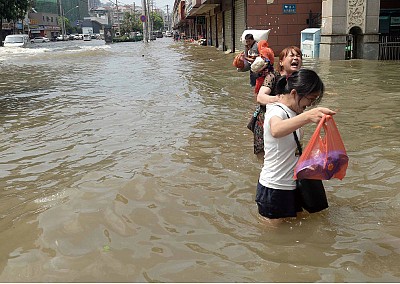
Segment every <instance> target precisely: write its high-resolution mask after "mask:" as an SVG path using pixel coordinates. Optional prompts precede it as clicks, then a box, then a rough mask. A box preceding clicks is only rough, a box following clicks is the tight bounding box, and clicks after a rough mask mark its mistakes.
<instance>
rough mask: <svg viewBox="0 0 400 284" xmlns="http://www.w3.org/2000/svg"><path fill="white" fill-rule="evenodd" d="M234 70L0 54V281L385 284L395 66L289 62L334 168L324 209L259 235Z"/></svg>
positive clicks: (77, 48) (212, 53)
mask: <svg viewBox="0 0 400 284" xmlns="http://www.w3.org/2000/svg"><path fill="white" fill-rule="evenodd" d="M233 57H234V54H224V53H223V52H220V51H217V50H216V49H215V48H214V47H204V46H198V45H194V44H188V43H174V42H173V40H172V39H171V38H162V39H157V40H156V41H153V42H150V43H148V44H144V43H142V42H132V43H120V44H112V45H106V44H104V42H103V41H90V42H83V41H71V42H56V43H52V42H51V43H46V44H34V45H32V47H31V48H26V49H22V50H9V49H5V48H1V47H0V78H1V79H0V113H1V115H0V129H1V134H0V189H1V191H0V204H1V206H0V241H1V243H0V257H1V258H0V282H400V272H399V269H398V264H399V261H400V230H399V227H400V218H399V211H400V139H399V138H400V134H399V131H400V114H399V113H398V107H399V106H400V81H399V80H398V77H399V71H400V69H399V65H398V62H391V61H387V62H382V61H365V60H352V61H318V60H313V59H306V60H305V61H304V64H303V65H304V67H307V68H313V69H314V70H316V71H317V72H318V73H319V74H320V76H321V78H322V79H323V81H324V83H325V85H326V95H325V96H324V99H323V101H322V103H321V105H323V106H327V107H330V108H332V109H335V110H338V114H337V115H336V116H335V121H336V123H337V125H338V128H339V131H340V133H341V135H342V138H343V140H344V143H345V146H346V149H347V152H348V155H349V158H350V161H349V167H348V170H347V175H346V177H345V178H344V179H343V180H342V181H339V180H330V181H324V185H325V188H326V190H327V196H328V201H329V204H330V207H329V209H327V210H325V211H323V212H321V213H318V214H312V215H305V217H304V218H303V219H299V220H292V221H288V222H286V223H284V224H282V225H281V226H279V227H278V228H271V227H270V226H266V224H265V222H263V220H261V219H260V218H259V217H258V213H257V206H256V204H255V202H254V198H255V190H256V184H257V179H258V176H259V173H260V170H261V167H262V164H261V162H260V161H259V160H258V159H257V158H256V156H255V155H254V154H253V138H252V133H251V132H250V131H249V130H248V129H247V128H246V125H247V122H248V119H249V118H250V115H251V113H252V112H253V111H254V106H255V104H254V103H253V101H252V100H253V95H252V90H251V89H250V86H249V84H248V73H238V72H236V70H235V69H234V68H233V67H232V60H233ZM304 129H305V131H306V138H308V137H310V136H311V134H312V132H313V131H314V129H315V125H309V126H307V127H305V128H304Z"/></svg>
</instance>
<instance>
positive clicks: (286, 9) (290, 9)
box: [282, 4, 296, 14]
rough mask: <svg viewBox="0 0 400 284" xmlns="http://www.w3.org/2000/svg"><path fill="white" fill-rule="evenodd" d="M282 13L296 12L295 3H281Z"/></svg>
mask: <svg viewBox="0 0 400 284" xmlns="http://www.w3.org/2000/svg"><path fill="white" fill-rule="evenodd" d="M282 9H283V14H296V4H283V5H282Z"/></svg>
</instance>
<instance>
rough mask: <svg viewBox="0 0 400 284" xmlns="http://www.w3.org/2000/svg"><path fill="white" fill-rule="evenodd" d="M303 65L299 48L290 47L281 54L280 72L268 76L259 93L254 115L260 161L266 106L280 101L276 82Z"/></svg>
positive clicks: (255, 140) (255, 144) (262, 149)
mask: <svg viewBox="0 0 400 284" xmlns="http://www.w3.org/2000/svg"><path fill="white" fill-rule="evenodd" d="M302 63H303V55H302V53H301V50H300V49H299V48H298V47H297V46H288V47H286V48H285V49H283V50H282V51H281V52H280V54H279V63H278V64H279V66H278V70H277V71H274V72H269V73H268V74H266V76H265V79H264V82H263V84H262V86H261V87H260V89H259V91H258V93H257V98H256V99H257V103H258V104H259V106H258V107H257V108H256V112H255V113H254V115H255V116H256V117H257V121H256V124H255V126H254V135H253V137H254V154H256V155H257V156H258V157H259V158H260V159H261V158H263V156H264V128H263V125H264V114H265V105H267V104H269V103H274V102H276V101H277V100H278V97H277V96H276V95H277V94H278V93H277V91H276V82H277V80H278V79H279V78H280V77H281V76H288V75H291V74H292V73H293V72H295V71H298V70H300V68H301V66H302Z"/></svg>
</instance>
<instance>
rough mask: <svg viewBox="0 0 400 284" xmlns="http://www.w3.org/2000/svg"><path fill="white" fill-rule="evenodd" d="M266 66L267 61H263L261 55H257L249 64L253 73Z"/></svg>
mask: <svg viewBox="0 0 400 284" xmlns="http://www.w3.org/2000/svg"><path fill="white" fill-rule="evenodd" d="M267 66H268V62H265V60H264V59H263V58H262V57H261V56H258V57H256V59H255V60H254V62H253V63H252V64H251V71H252V72H253V73H258V72H260V71H261V70H262V69H264V68H265V67H267Z"/></svg>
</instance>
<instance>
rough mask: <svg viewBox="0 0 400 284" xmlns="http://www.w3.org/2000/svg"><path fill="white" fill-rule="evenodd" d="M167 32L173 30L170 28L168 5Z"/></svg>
mask: <svg viewBox="0 0 400 284" xmlns="http://www.w3.org/2000/svg"><path fill="white" fill-rule="evenodd" d="M167 30H168V31H170V30H171V29H170V28H169V13H168V5H167Z"/></svg>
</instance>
